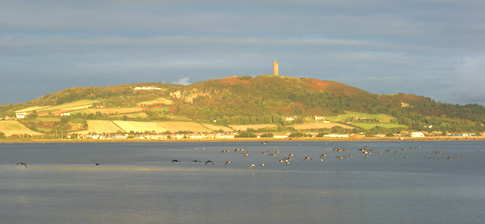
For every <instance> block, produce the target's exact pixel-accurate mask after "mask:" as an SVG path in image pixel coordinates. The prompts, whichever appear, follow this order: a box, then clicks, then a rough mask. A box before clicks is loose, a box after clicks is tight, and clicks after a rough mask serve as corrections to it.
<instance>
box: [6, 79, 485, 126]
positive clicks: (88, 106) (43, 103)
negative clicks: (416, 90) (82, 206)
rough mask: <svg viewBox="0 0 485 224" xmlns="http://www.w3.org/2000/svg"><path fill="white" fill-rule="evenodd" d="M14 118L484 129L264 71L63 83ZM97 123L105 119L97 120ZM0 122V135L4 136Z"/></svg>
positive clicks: (426, 105)
mask: <svg viewBox="0 0 485 224" xmlns="http://www.w3.org/2000/svg"><path fill="white" fill-rule="evenodd" d="M19 116H20V117H22V116H25V118H23V119H18V121H19V122H21V123H22V124H23V125H24V126H25V127H28V128H29V129H30V130H31V131H34V132H35V133H37V132H41V133H44V134H47V135H48V136H52V135H53V133H56V136H57V135H58V133H65V134H67V133H75V132H79V133H86V132H97V133H99V132H106V133H113V132H123V133H126V132H130V131H134V132H142V130H143V129H144V128H146V131H150V132H157V133H158V132H163V131H165V132H172V133H173V132H180V131H192V132H213V131H217V130H221V131H228V130H235V131H237V130H243V131H244V130H250V131H254V130H255V128H251V127H249V128H248V127H246V128H242V129H235V128H234V127H236V128H238V127H244V125H256V124H260V125H263V126H254V127H256V129H259V131H265V132H285V131H286V132H288V131H290V132H294V131H298V130H313V131H321V132H325V131H326V132H347V133H360V132H366V133H367V134H377V133H399V132H401V131H427V132H429V133H431V132H435V133H443V132H448V133H455V132H483V131H484V130H485V129H484V126H483V123H484V122H485V108H484V106H481V105H476V104H470V105H453V104H446V103H441V102H435V101H434V100H432V99H430V98H428V97H422V96H416V95H411V94H402V93H397V94H392V95H376V94H371V93H368V92H366V91H364V90H361V89H358V88H355V87H351V86H347V85H344V84H342V83H338V82H334V81H324V80H317V79H313V78H294V77H288V76H272V75H261V76H257V77H251V76H233V77H227V78H222V79H213V80H207V81H203V82H198V83H194V84H191V85H186V86H183V85H176V84H165V83H139V84H130V85H118V86H108V87H78V88H69V89H65V90H62V91H59V92H56V93H52V94H47V95H45V96H43V97H41V98H38V99H35V100H32V101H29V102H26V103H19V104H7V105H3V106H0V117H1V118H2V119H11V118H13V117H19ZM100 120H105V121H113V122H109V125H104V124H103V125H98V124H100V123H99V122H98V121H100ZM95 121H96V122H95ZM122 121H130V122H131V123H130V122H128V123H126V122H125V123H123V122H122ZM135 121H136V122H138V123H133V122H135ZM143 122H145V123H143ZM154 122H155V123H154ZM156 122H158V123H156ZM164 122H165V123H166V124H163V123H164ZM168 122H172V124H174V123H173V122H185V123H183V124H184V125H182V126H180V123H179V124H178V125H167V124H168ZM107 124H108V123H107ZM117 124H118V125H117ZM119 124H124V128H122V127H121V126H120V125H119ZM135 124H136V125H135ZM241 125H242V126H241ZM175 126H177V127H175ZM1 127H2V126H1V125H0V132H4V133H6V132H5V131H4V130H2V129H1ZM95 127H96V128H95ZM100 127H101V128H100ZM103 127H104V128H105V129H103ZM129 127H133V128H132V129H133V130H128V129H130V128H129ZM181 127H182V129H184V128H185V129H187V130H182V129H181ZM195 127H197V128H195ZM258 127H263V128H258ZM20 132H21V131H20ZM9 133H11V132H9ZM11 134H12V133H11ZM14 134H22V133H14Z"/></svg>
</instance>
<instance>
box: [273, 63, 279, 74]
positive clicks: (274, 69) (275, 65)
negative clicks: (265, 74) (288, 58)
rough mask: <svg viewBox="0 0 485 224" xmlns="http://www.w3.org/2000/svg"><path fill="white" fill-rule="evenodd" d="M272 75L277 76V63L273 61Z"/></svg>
mask: <svg viewBox="0 0 485 224" xmlns="http://www.w3.org/2000/svg"><path fill="white" fill-rule="evenodd" d="M273 75H278V62H277V61H276V59H274V62H273Z"/></svg>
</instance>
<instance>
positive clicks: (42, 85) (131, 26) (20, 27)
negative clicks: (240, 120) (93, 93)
mask: <svg viewBox="0 0 485 224" xmlns="http://www.w3.org/2000/svg"><path fill="white" fill-rule="evenodd" d="M275 59H276V60H278V63H279V73H280V75H287V76H293V77H305V78H316V79H319V80H331V81H337V82H341V83H344V84H346V85H350V86H354V87H357V88H360V89H363V90H365V91H368V92H370V93H374V94H393V93H406V94H415V95H420V96H427V97H430V98H432V99H433V100H435V101H439V102H443V103H452V104H462V105H463V104H469V103H473V104H475V103H477V104H482V105H485V1H483V0H402V1H397V0H367V1H362V0H338V1H337V0H331V1H327V0H315V1H311V0H296V1H289V0H257V1H255V0H241V1H240V0H232V1H222V0H221V1H219V0H206V1H201V0H165V1H155V0H137V1H128V0H82V1H78V0H76V1H70V0H63V1H61V0H59V1H51V0H43V1H36V0H31V1H27V0H17V1H11V0H0V105H4V104H7V103H19V102H26V101H29V100H33V99H36V98H39V97H42V96H44V95H46V94H50V93H54V92H57V91H60V90H63V89H67V88H71V87H87V86H109V85H119V84H133V83H146V82H164V83H178V84H184V85H187V84H190V83H195V82H199V81H204V80H209V79H220V78H224V77H229V76H242V75H250V76H258V75H263V74H272V72H273V61H274V60H275Z"/></svg>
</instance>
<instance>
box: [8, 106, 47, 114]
mask: <svg viewBox="0 0 485 224" xmlns="http://www.w3.org/2000/svg"><path fill="white" fill-rule="evenodd" d="M47 107H50V106H33V107H28V108H25V109H22V110H17V111H15V112H17V113H21V112H31V111H34V110H41V109H44V108H47Z"/></svg>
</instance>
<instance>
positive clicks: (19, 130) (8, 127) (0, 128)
mask: <svg viewBox="0 0 485 224" xmlns="http://www.w3.org/2000/svg"><path fill="white" fill-rule="evenodd" d="M0 132H3V133H4V134H5V135H6V136H7V137H8V136H12V135H24V134H27V135H32V136H33V135H44V134H42V133H39V132H35V131H32V130H30V129H28V128H27V127H25V126H24V125H23V124H22V123H20V122H18V121H0Z"/></svg>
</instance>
